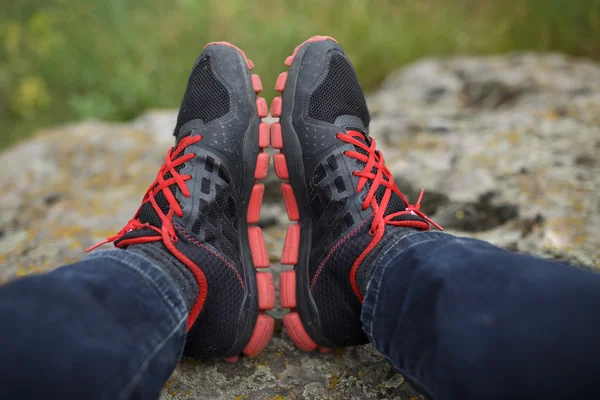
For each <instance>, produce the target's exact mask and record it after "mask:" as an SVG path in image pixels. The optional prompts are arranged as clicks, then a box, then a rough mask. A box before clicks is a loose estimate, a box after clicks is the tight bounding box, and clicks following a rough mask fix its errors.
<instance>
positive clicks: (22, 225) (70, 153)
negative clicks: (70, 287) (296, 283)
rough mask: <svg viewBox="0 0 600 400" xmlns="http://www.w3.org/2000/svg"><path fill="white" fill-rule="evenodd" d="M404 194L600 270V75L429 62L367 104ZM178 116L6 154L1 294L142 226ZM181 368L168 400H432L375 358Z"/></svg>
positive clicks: (356, 355)
mask: <svg viewBox="0 0 600 400" xmlns="http://www.w3.org/2000/svg"><path fill="white" fill-rule="evenodd" d="M369 105H370V108H371V111H372V116H373V123H372V129H371V133H372V136H373V137H375V138H376V140H377V141H378V143H379V147H380V149H381V150H382V152H383V154H384V155H385V157H386V160H387V165H388V167H389V168H390V170H391V171H392V172H393V173H394V176H395V177H396V180H397V182H398V184H399V187H400V188H401V190H402V191H403V192H404V193H405V194H406V195H407V196H408V198H409V199H410V200H412V201H415V200H416V198H417V196H418V192H419V190H420V188H421V187H424V188H425V196H424V199H423V207H422V209H423V210H424V211H425V212H427V213H428V214H429V215H433V217H434V220H436V221H437V222H439V223H441V224H442V225H444V226H445V227H446V228H448V230H449V231H450V232H452V233H456V234H460V235H467V236H472V237H477V238H481V239H484V240H488V241H490V242H492V243H495V244H497V245H500V246H504V247H507V248H510V249H512V250H516V251H524V252H530V253H534V254H537V255H540V256H542V257H548V258H554V259H563V260H568V261H570V262H572V263H574V264H578V265H585V266H588V267H590V268H600V178H599V177H600V161H599V160H598V155H599V154H600V66H599V65H598V64H595V63H593V62H590V61H587V60H580V59H571V58H567V57H565V56H562V55H557V54H548V55H536V54H513V55H509V56H501V57H500V56H499V57H484V58H475V57H473V58H464V57H461V58H454V59H446V60H439V59H431V60H424V61H421V62H418V63H415V64H413V65H410V66H408V67H407V68H405V69H403V70H400V71H398V72H397V73H395V74H393V75H391V76H390V77H389V78H388V79H387V80H386V81H385V82H384V84H383V85H382V87H381V89H380V90H378V91H376V92H375V93H373V94H372V95H371V96H370V97H369ZM175 116H176V112H175V111H171V110H169V111H150V112H148V113H146V114H144V115H143V116H141V117H140V118H139V119H138V120H136V121H133V122H131V123H121V124H118V123H104V122H97V121H86V122H81V123H76V124H71V125H67V126H62V127H58V128H54V129H49V130H46V131H44V132H41V133H40V134H39V135H37V136H36V137H34V138H32V139H30V140H27V141H25V142H23V143H21V144H19V145H17V146H15V147H13V148H11V149H8V150H7V151H4V152H3V153H2V154H0V165H1V166H2V170H3V174H2V175H1V176H0V186H1V187H2V188H3V190H2V191H1V192H0V204H1V205H2V207H0V283H1V282H5V281H7V280H9V279H12V278H15V277H18V276H24V275H27V274H31V273H38V272H43V271H47V270H50V269H52V268H55V267H57V266H58V265H60V264H64V263H69V262H73V261H76V260H78V259H79V258H80V257H81V256H82V255H83V249H84V248H85V247H87V246H89V245H91V244H93V243H95V242H97V241H99V240H101V239H103V238H104V237H107V236H110V235H112V234H114V233H115V232H116V231H117V230H118V229H120V228H121V227H122V226H123V225H124V224H125V222H127V221H128V220H129V218H130V217H131V216H132V215H133V213H134V212H135V211H136V209H137V207H138V206H139V201H140V199H141V196H142V195H143V193H144V192H145V190H146V188H147V186H148V185H149V184H150V183H151V182H152V181H153V180H154V178H155V174H156V171H157V168H158V167H159V165H160V164H161V163H162V160H163V158H164V154H165V152H166V149H167V148H168V147H169V146H170V145H171V144H172V142H171V139H172V137H171V130H172V126H173V124H174V121H175ZM278 187H279V182H278V181H277V179H276V178H275V177H274V176H272V175H271V176H269V178H268V180H267V189H266V194H265V200H266V204H265V205H264V208H263V213H262V221H261V225H262V226H263V229H264V232H265V238H266V241H267V247H268V250H269V254H270V257H271V261H272V263H273V265H272V270H273V271H274V274H275V275H276V277H277V275H278V274H279V273H280V272H281V271H282V270H283V268H282V266H281V265H279V264H278V263H277V262H278V258H279V255H280V254H281V249H282V241H283V238H284V235H285V228H286V225H287V223H288V222H287V218H286V213H285V210H284V208H283V207H282V206H281V203H282V198H281V194H280V193H279V188H278ZM273 315H274V316H275V317H276V318H277V321H278V324H277V326H276V332H275V337H274V339H273V341H272V342H271V344H270V345H269V346H268V348H267V350H266V351H265V352H264V353H263V354H262V355H260V356H258V357H257V358H254V359H251V358H242V359H241V360H240V362H239V363H237V364H233V365H231V364H227V363H224V362H219V361H215V362H209V363H204V364H200V363H198V362H197V361H194V360H183V361H182V362H181V363H180V365H179V367H178V368H177V370H176V371H175V373H174V374H173V376H172V378H171V379H170V380H169V382H168V383H167V385H166V387H165V390H164V391H163V393H162V395H161V399H163V400H167V399H196V398H197V399H200V398H202V399H221V398H222V399H269V398H270V399H284V398H291V399H365V398H373V399H384V398H385V399H415V398H421V396H420V395H419V394H418V393H416V392H415V391H414V390H413V389H412V388H411V387H410V385H409V384H408V383H407V382H406V381H404V379H403V377H402V375H400V374H398V373H395V372H394V371H393V370H392V369H391V368H390V367H389V366H388V365H387V364H386V362H385V361H384V360H383V358H382V357H381V356H379V355H377V354H375V353H374V352H373V351H372V349H371V348H370V347H369V346H364V347H360V348H354V349H347V350H340V351H336V352H334V353H331V354H326V355H321V354H318V353H313V354H306V353H303V352H301V351H299V350H297V349H296V348H295V347H294V346H293V345H292V343H291V342H290V341H289V340H288V338H287V336H286V334H285V332H283V331H282V329H281V324H280V319H281V316H282V315H283V310H281V309H277V310H274V311H273Z"/></svg>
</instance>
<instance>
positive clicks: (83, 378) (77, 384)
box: [0, 250, 187, 399]
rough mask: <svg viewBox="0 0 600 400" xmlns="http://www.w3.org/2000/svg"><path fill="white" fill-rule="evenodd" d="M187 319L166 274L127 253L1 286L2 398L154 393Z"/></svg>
mask: <svg viewBox="0 0 600 400" xmlns="http://www.w3.org/2000/svg"><path fill="white" fill-rule="evenodd" d="M186 320H187V310H186V307H185V305H184V302H183V299H182V298H181V295H180V294H179V292H178V290H177V288H176V287H175V286H174V285H173V284H172V283H171V281H170V279H169V278H168V276H167V275H166V274H165V273H164V272H163V271H162V270H161V269H159V268H158V267H157V266H155V265H153V264H152V263H151V262H150V261H148V260H146V259H145V258H144V257H142V256H140V255H137V254H133V253H130V252H127V251H123V250H113V251H105V252H97V253H93V254H91V255H89V256H88V257H86V258H85V259H84V260H82V261H80V262H78V263H76V264H74V265H69V266H64V267H61V268H58V269H56V270H54V271H52V272H49V273H46V274H42V275H37V276H32V277H27V278H23V279H19V280H16V281H13V282H10V283H8V284H6V285H4V286H0V382H1V384H0V398H2V399H157V398H158V396H159V393H160V390H161V389H162V387H163V385H164V383H165V382H166V381H167V379H168V378H169V376H170V375H171V373H172V372H173V370H174V368H175V366H176V365H177V362H178V360H179V358H180V356H181V353H182V351H183V346H184V342H185V334H186Z"/></svg>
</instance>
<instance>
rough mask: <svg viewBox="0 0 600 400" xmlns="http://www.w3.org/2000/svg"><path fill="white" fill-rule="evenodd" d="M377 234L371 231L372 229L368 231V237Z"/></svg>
mask: <svg viewBox="0 0 600 400" xmlns="http://www.w3.org/2000/svg"><path fill="white" fill-rule="evenodd" d="M376 233H377V232H375V231H373V229H369V235H371V236H375V234H376Z"/></svg>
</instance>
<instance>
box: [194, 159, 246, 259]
mask: <svg viewBox="0 0 600 400" xmlns="http://www.w3.org/2000/svg"><path fill="white" fill-rule="evenodd" d="M196 157H197V158H199V161H200V160H201V158H202V156H201V155H197V156H196ZM203 161H204V168H203V169H204V171H203V172H202V175H203V177H202V180H201V184H200V185H201V186H200V198H198V199H197V200H198V217H197V218H196V220H195V221H194V223H193V225H192V233H193V234H194V235H195V236H196V237H197V238H198V240H200V241H201V242H206V243H209V244H210V245H212V246H213V247H215V248H216V249H217V250H220V251H221V252H222V253H223V254H225V255H226V256H227V257H229V259H231V260H233V261H234V262H236V263H240V262H241V260H240V243H239V239H238V232H239V229H240V214H239V207H238V204H239V199H238V194H237V193H236V192H235V191H234V188H233V186H232V185H231V177H230V175H229V172H227V169H226V168H225V166H224V164H222V163H221V162H220V161H219V160H217V159H215V158H214V157H212V156H210V155H206V156H204V160H203Z"/></svg>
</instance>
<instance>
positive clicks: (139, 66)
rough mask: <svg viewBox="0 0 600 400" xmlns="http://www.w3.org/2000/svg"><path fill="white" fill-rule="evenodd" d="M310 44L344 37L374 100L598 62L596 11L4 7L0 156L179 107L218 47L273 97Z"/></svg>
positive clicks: (198, 0)
mask: <svg viewBox="0 0 600 400" xmlns="http://www.w3.org/2000/svg"><path fill="white" fill-rule="evenodd" d="M314 34H324V35H331V36H334V37H336V38H337V39H338V40H339V41H340V43H341V44H342V45H343V47H344V48H345V49H346V51H347V52H348V53H349V55H350V57H351V58H352V60H353V62H354V64H355V66H356V68H357V70H358V73H359V75H360V79H361V82H362V83H363V85H364V86H365V88H367V89H369V88H373V87H376V85H377V84H379V83H380V82H381V80H382V79H383V78H384V77H385V75H386V74H387V73H388V72H390V71H391V70H393V69H395V68H397V67H399V66H401V65H403V64H405V63H407V62H410V61H412V60H415V59H417V58H420V57H423V56H435V55H448V54H456V53H459V54H466V53H468V54H485V53H497V52H505V51H511V50H537V51H561V52H566V53H568V54H572V55H578V56H588V57H592V58H596V59H598V58H600V0H420V1H419V0H412V1H407V0H303V1H296V0H261V1H254V0H171V1H169V0H45V1H44V0H4V2H3V4H2V12H0V148H1V147H3V146H6V145H8V144H10V143H13V142H14V141H16V140H18V139H20V138H23V137H26V136H27V135H29V134H31V133H32V132H33V131H34V130H35V129H37V128H39V127H42V126H47V125H50V124H54V123H59V122H63V121H68V120H73V119H81V118H101V119H107V120H126V119H130V118H133V117H135V116H136V115H138V114H139V113H140V112H141V111H143V110H145V109H147V108H150V107H177V106H178V105H179V102H180V98H181V96H182V94H183V91H184V89H185V84H186V80H187V76H188V73H189V69H190V68H191V66H192V64H193V62H194V60H195V58H196V56H197V55H198V54H199V53H200V51H201V50H202V48H203V47H204V44H205V43H207V42H210V41H215V40H227V41H230V42H232V43H234V44H236V45H238V46H239V47H241V48H243V49H244V50H245V51H246V53H247V54H248V56H249V57H250V58H251V59H252V60H254V62H255V64H256V70H255V71H256V72H257V73H259V74H260V75H261V77H262V79H263V84H264V85H265V88H272V87H273V85H274V81H275V79H276V77H277V75H278V74H279V72H281V71H283V70H284V65H283V61H284V59H285V57H286V56H288V55H289V54H290V53H291V51H292V50H293V49H294V47H295V46H296V45H297V44H299V43H300V42H301V41H303V40H305V39H306V38H308V37H309V36H312V35H314ZM272 94H273V91H272V90H267V92H266V96H267V97H269V96H271V95H272Z"/></svg>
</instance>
